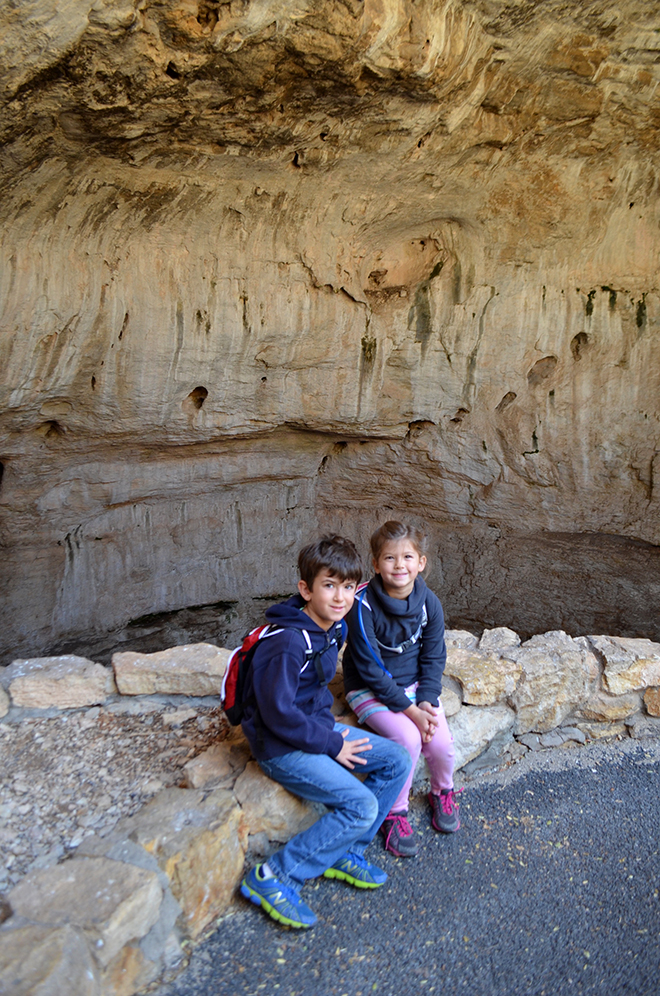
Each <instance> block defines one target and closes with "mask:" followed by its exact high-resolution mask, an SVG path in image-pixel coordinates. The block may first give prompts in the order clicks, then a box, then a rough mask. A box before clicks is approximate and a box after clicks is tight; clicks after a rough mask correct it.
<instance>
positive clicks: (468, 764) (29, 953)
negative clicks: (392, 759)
mask: <svg viewBox="0 0 660 996" xmlns="http://www.w3.org/2000/svg"><path fill="white" fill-rule="evenodd" d="M447 643H448V661H447V668H446V680H445V688H444V691H443V696H442V701H443V705H444V709H445V712H446V714H447V716H448V719H449V725H450V727H451V730H452V733H453V736H454V742H455V747H456V756H457V767H458V768H460V769H463V770H464V771H468V772H469V771H470V770H473V769H474V768H479V767H486V766H490V765H494V764H503V763H504V764H506V763H512V762H514V761H515V760H517V759H518V758H520V757H521V756H522V755H523V754H524V753H526V752H527V751H528V750H538V749H543V748H545V747H558V746H560V745H562V744H566V743H571V744H572V745H573V746H576V745H578V744H580V743H584V742H585V741H586V740H587V739H593V738H597V737H606V736H613V735H619V736H621V735H630V736H633V737H643V736H648V735H657V734H658V733H660V644H657V643H652V642H651V641H649V640H633V639H623V638H617V637H607V636H590V637H579V638H577V639H572V638H571V637H570V636H568V635H567V634H566V633H564V632H562V631H555V632H551V633H545V634H543V635H541V636H535V637H532V639H530V640H528V641H526V642H525V643H521V641H520V638H519V636H518V635H517V634H516V633H514V632H513V631H512V630H510V629H505V628H500V629H494V630H486V631H485V632H484V633H483V635H482V636H481V638H480V639H479V638H477V637H476V636H474V635H473V634H472V633H469V632H467V631H460V630H454V631H448V633H447ZM227 657H228V652H227V651H225V650H223V649H221V648H218V647H215V646H213V645H211V644H197V645H192V646H183V647H173V648H171V649H169V650H167V651H163V652H162V653H156V654H126V653H118V654H115V655H114V657H113V669H112V673H111V672H110V670H109V669H107V668H103V667H101V666H100V665H98V664H95V663H94V662H92V661H89V660H85V659H84V658H79V657H60V658H57V657H56V658H39V659H34V660H29V661H27V660H19V661H15V662H14V663H13V664H11V665H10V666H9V667H7V668H5V669H4V671H3V672H2V674H1V675H0V717H1V720H2V723H4V724H16V723H21V722H22V721H24V720H26V719H29V718H31V719H34V717H35V716H38V715H39V714H40V713H44V714H48V715H52V713H53V711H54V710H80V709H83V708H87V709H88V708H89V707H90V706H93V707H95V706H98V705H99V704H106V705H107V704H108V703H111V704H116V703H117V702H118V701H119V702H120V701H122V700H124V701H126V700H127V699H128V698H129V697H131V696H133V697H134V702H135V703H138V702H140V703H141V705H140V708H141V709H143V710H144V711H145V712H148V711H149V706H148V701H154V700H156V699H157V697H158V696H163V695H165V696H167V695H172V694H176V695H180V694H182V693H183V694H187V695H189V696H198V695H200V694H202V695H207V696H208V695H217V694H218V693H219V690H220V684H221V681H222V676H223V673H224V669H225V666H226V661H227ZM341 687H342V681H341V674H340V673H339V672H338V675H337V678H336V679H335V681H334V683H333V690H334V693H335V706H334V711H335V714H336V715H337V716H339V717H341V719H342V720H343V721H346V722H353V719H352V714H350V712H349V711H348V709H347V707H346V703H345V701H344V699H343V696H342V692H341ZM191 701H193V700H192V699H191ZM195 701H197V700H195ZM129 706H130V702H129ZM188 713H190V714H194V710H192V709H189V710H186V709H179V710H178V711H177V712H176V713H170V714H169V717H170V721H171V722H179V723H180V722H183V721H184V719H185V717H186V716H187V714H188ZM148 732H149V727H148V726H146V725H145V734H146V735H148ZM182 774H183V781H182V782H181V787H169V788H164V789H163V790H161V791H159V792H157V794H156V795H155V796H154V797H153V798H152V799H151V800H150V801H149V802H148V803H147V804H146V805H144V806H143V807H142V808H141V809H140V810H139V811H138V812H136V813H135V814H134V815H132V816H128V817H125V818H123V819H120V820H119V821H118V822H117V823H116V824H115V825H114V827H111V828H110V830H109V832H105V833H104V832H98V833H96V832H93V833H89V834H88V836H86V837H85V838H84V839H83V840H82V842H80V843H79V846H78V847H77V850H76V851H75V854H74V855H73V856H72V857H70V858H69V859H68V860H65V861H62V862H60V863H55V862H56V861H57V856H55V858H54V859H53V863H52V864H50V865H48V863H47V862H45V865H46V866H45V867H37V868H36V869H35V870H33V871H31V872H29V873H28V874H27V875H25V876H24V877H23V878H22V879H21V880H19V881H18V882H16V883H14V885H13V888H11V890H10V891H9V893H8V895H7V897H6V905H5V917H6V919H5V922H4V923H3V924H2V927H1V928H0V990H1V991H3V992H5V991H6V992H11V993H12V994H13V996H31V994H35V996H36V994H37V993H40V994H41V993H45V992H47V993H48V994H49V996H60V994H61V996H65V994H66V996H79V994H80V996H83V994H84V996H131V994H133V993H136V992H137V991H138V990H140V989H141V988H143V987H144V986H146V985H148V984H149V983H150V982H152V981H153V980H155V979H157V978H158V977H162V976H163V975H165V974H167V973H172V972H175V971H177V970H178V969H179V968H180V967H182V966H183V964H184V963H185V959H186V948H187V947H188V946H189V945H190V944H192V943H194V942H195V941H197V940H198V939H200V938H201V937H203V936H204V934H205V932H207V931H208V930H210V929H212V928H213V926H214V924H215V923H216V921H217V919H218V917H220V916H222V915H223V914H224V913H225V912H226V911H227V910H228V908H229V907H230V905H231V903H232V901H233V898H234V895H235V893H236V888H237V885H238V883H239V881H240V878H241V875H242V873H243V868H244V865H245V862H246V858H247V859H248V860H252V859H253V858H254V857H255V856H256V855H259V856H263V855H268V854H269V853H271V852H272V851H273V850H274V849H275V848H276V847H277V846H278V845H279V844H280V843H281V842H283V841H286V840H287V839H289V837H291V836H292V835H293V834H294V833H296V832H298V831H299V830H301V829H302V828H304V827H306V826H309V825H310V824H311V823H312V822H313V821H314V820H315V819H316V818H317V813H316V811H315V810H314V809H313V808H312V807H311V806H309V805H308V804H306V803H303V802H301V801H300V800H298V799H296V798H295V797H294V796H292V795H290V793H288V792H286V791H285V790H284V789H282V788H281V787H280V786H279V785H277V784H276V783H274V782H271V781H270V780H269V779H267V778H266V777H265V776H264V775H263V774H262V773H261V771H260V769H259V767H258V765H257V764H256V763H255V762H254V760H251V758H250V752H249V748H248V746H247V744H246V742H245V740H244V738H243V736H242V734H241V732H240V730H232V731H230V733H229V735H228V736H227V737H226V739H224V740H222V741H221V742H218V743H214V744H212V745H211V746H210V747H209V748H208V749H206V750H204V751H203V752H202V753H198V754H197V755H196V756H194V757H191V758H190V759H189V760H188V761H187V762H186V763H185V764H184V765H183V767H182ZM425 778H426V771H425V770H424V768H423V766H420V768H419V769H418V771H417V774H416V784H417V786H418V788H419V787H421V783H422V782H423V781H424V780H425ZM1 814H2V810H0V819H1V820H2V822H5V817H4V815H1Z"/></svg>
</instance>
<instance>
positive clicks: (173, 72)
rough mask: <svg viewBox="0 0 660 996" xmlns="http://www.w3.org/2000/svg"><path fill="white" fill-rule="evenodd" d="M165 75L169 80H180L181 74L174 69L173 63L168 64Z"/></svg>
mask: <svg viewBox="0 0 660 996" xmlns="http://www.w3.org/2000/svg"><path fill="white" fill-rule="evenodd" d="M165 75H166V76H169V78H170V79H171V80H180V79H181V73H180V72H179V70H178V69H177V68H176V66H175V65H174V63H173V62H168V64H167V69H166V70H165Z"/></svg>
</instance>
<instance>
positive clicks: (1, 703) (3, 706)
mask: <svg viewBox="0 0 660 996" xmlns="http://www.w3.org/2000/svg"><path fill="white" fill-rule="evenodd" d="M8 712H9V696H8V695H7V693H6V692H5V690H4V688H1V687H0V719H2V717H3V716H6V715H7V713H8Z"/></svg>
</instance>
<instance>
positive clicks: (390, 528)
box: [371, 519, 427, 560]
mask: <svg viewBox="0 0 660 996" xmlns="http://www.w3.org/2000/svg"><path fill="white" fill-rule="evenodd" d="M391 540H394V541H395V542H396V541H397V540H410V542H411V543H412V545H413V546H414V547H415V549H416V550H417V553H418V554H419V555H420V557H423V556H425V555H426V546H427V540H426V536H425V534H424V533H423V532H422V530H421V529H417V527H416V526H407V525H404V523H403V522H397V521H396V519H389V520H388V521H387V522H385V523H384V524H383V525H382V526H381V527H380V529H377V530H376V532H375V533H374V534H373V536H372V537H371V555H372V557H373V558H374V560H378V558H379V557H380V555H381V553H382V550H383V547H384V546H385V544H386V543H389V542H390V541H391Z"/></svg>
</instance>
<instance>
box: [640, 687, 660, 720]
mask: <svg viewBox="0 0 660 996" xmlns="http://www.w3.org/2000/svg"><path fill="white" fill-rule="evenodd" d="M644 705H645V706H646V711H647V712H648V714H649V716H660V688H647V689H646V691H645V693H644Z"/></svg>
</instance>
